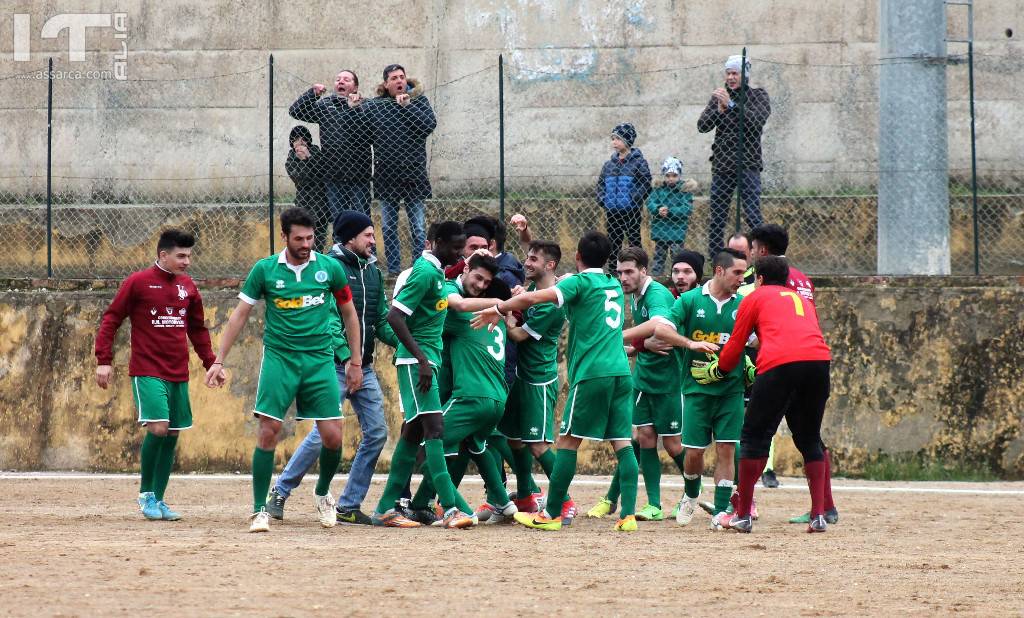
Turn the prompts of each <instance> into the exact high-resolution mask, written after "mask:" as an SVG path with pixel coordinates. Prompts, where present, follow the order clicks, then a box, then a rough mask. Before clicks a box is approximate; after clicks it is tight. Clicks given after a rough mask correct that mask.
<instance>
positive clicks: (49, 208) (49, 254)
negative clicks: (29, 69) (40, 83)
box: [46, 58, 53, 278]
mask: <svg viewBox="0 0 1024 618" xmlns="http://www.w3.org/2000/svg"><path fill="white" fill-rule="evenodd" d="M46 66H47V72H46V276H47V278H53V58H50V59H49V61H48V62H47V63H46Z"/></svg>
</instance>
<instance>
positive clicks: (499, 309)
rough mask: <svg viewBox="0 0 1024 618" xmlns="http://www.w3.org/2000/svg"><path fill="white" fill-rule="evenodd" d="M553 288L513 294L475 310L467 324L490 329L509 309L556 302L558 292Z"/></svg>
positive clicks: (521, 308)
mask: <svg viewBox="0 0 1024 618" xmlns="http://www.w3.org/2000/svg"><path fill="white" fill-rule="evenodd" d="M555 289H556V288H553V287H551V288H545V289H543V290H537V291H535V292H527V293H526V294H520V295H519V296H513V297H512V298H510V299H508V300H504V301H501V302H500V303H498V304H496V305H494V306H493V307H492V308H489V309H483V310H481V311H477V312H476V313H474V314H473V320H472V321H471V322H470V323H469V324H470V326H472V327H473V328H483V327H485V326H486V327H487V330H491V329H493V328H494V327H495V326H496V325H497V324H498V322H500V321H502V320H504V319H505V316H506V315H508V314H509V312H510V311H526V310H527V309H529V308H530V307H532V306H534V305H537V304H540V303H557V302H558V293H557V292H556V291H555Z"/></svg>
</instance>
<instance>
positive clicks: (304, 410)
mask: <svg viewBox="0 0 1024 618" xmlns="http://www.w3.org/2000/svg"><path fill="white" fill-rule="evenodd" d="M292 401H294V402H295V420H300V421H303V420H314V421H323V420H331V419H338V418H341V417H342V414H341V391H340V389H339V388H338V375H337V373H336V372H335V369H334V351H333V350H330V349H325V350H322V351H318V352H285V351H280V350H275V349H274V348H267V347H264V348H263V361H262V362H261V363H260V377H259V383H258V384H257V385H256V406H255V407H254V408H253V411H252V413H253V414H254V415H256V416H268V417H270V418H275V419H277V420H279V421H283V420H284V417H285V414H287V413H288V408H289V407H290V406H291V405H292Z"/></svg>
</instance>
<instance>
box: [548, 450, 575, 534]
mask: <svg viewBox="0 0 1024 618" xmlns="http://www.w3.org/2000/svg"><path fill="white" fill-rule="evenodd" d="M575 475H576V451H575V450H572V449H567V448H560V449H558V452H557V453H555V465H554V469H553V470H552V472H551V483H550V484H549V485H548V504H547V506H546V507H545V510H547V512H548V516H549V517H552V518H558V517H561V516H562V503H563V502H565V494H566V491H568V489H569V483H571V482H572V477H573V476H575Z"/></svg>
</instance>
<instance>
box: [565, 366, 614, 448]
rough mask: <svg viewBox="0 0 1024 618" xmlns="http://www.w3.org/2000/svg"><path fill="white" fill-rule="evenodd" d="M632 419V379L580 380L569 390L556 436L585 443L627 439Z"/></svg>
mask: <svg viewBox="0 0 1024 618" xmlns="http://www.w3.org/2000/svg"><path fill="white" fill-rule="evenodd" d="M632 420H633V380H632V378H630V377H629V376H612V377H608V378H593V379H590V380H581V381H579V382H577V383H576V384H574V385H573V387H572V388H570V389H569V398H568V399H567V400H566V402H565V410H563V411H562V424H561V426H560V427H559V430H558V433H559V434H560V435H563V436H564V435H570V436H572V437H574V438H587V439H588V440H629V439H630V438H631V437H632V433H633V432H632V428H631V423H630V421H632Z"/></svg>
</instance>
